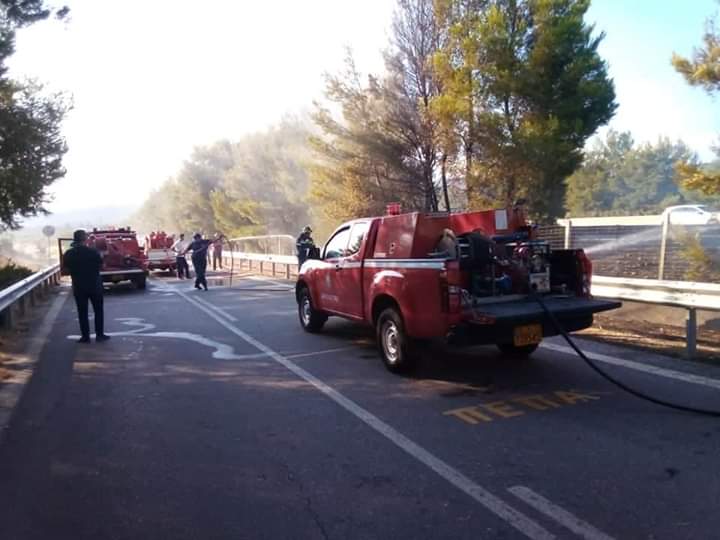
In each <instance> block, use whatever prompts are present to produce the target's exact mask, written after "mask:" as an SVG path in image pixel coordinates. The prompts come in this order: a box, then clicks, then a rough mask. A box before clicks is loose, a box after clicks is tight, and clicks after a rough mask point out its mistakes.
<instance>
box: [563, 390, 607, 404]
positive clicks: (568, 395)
mask: <svg viewBox="0 0 720 540" xmlns="http://www.w3.org/2000/svg"><path fill="white" fill-rule="evenodd" d="M554 394H555V396H556V397H557V398H559V399H560V400H561V401H564V402H565V403H567V404H569V405H575V403H577V402H578V401H594V400H596V399H600V398H599V397H597V396H591V395H589V394H580V393H579V392H554Z"/></svg>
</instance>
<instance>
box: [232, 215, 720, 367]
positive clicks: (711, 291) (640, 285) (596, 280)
mask: <svg viewBox="0 0 720 540" xmlns="http://www.w3.org/2000/svg"><path fill="white" fill-rule="evenodd" d="M651 217H653V218H654V216H651ZM230 256H231V257H232V258H233V259H235V261H240V268H243V266H244V264H245V263H247V266H248V270H256V269H258V268H257V266H258V265H257V264H256V265H255V267H254V263H259V271H260V273H261V274H266V273H269V274H270V275H272V276H273V277H284V278H286V279H290V278H291V277H292V276H293V275H297V271H298V267H297V257H294V256H292V255H272V254H266V253H244V252H238V251H235V252H231V253H230ZM592 293H593V295H595V296H598V297H602V298H610V299H614V300H627V301H632V302H641V303H646V304H656V305H661V306H670V307H679V308H683V309H687V310H688V317H687V321H686V332H687V351H686V354H687V356H688V357H689V358H692V357H694V356H695V354H696V352H697V310H698V309H699V310H707V311H720V284H714V283H696V282H689V281H665V280H657V279H634V278H615V277H607V276H593V281H592Z"/></svg>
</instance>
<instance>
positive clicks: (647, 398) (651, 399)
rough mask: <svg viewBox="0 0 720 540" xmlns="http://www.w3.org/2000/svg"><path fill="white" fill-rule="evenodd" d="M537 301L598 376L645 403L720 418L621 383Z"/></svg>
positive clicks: (718, 414)
mask: <svg viewBox="0 0 720 540" xmlns="http://www.w3.org/2000/svg"><path fill="white" fill-rule="evenodd" d="M531 296H532V297H533V298H534V299H535V301H537V303H538V304H540V307H542V309H543V311H544V312H545V315H546V316H547V317H548V319H549V320H550V323H551V324H552V325H553V327H554V328H555V331H556V332H558V333H559V334H560V335H562V337H563V338H565V341H567V343H568V345H570V347H571V348H572V349H573V350H574V351H575V352H576V353H577V355H578V356H579V357H580V358H582V359H583V360H584V361H585V363H586V364H587V365H588V366H590V367H591V368H592V369H593V371H595V372H596V373H597V374H599V375H600V376H602V377H603V378H605V379H606V380H608V381H609V382H611V383H612V384H614V385H615V386H617V387H618V388H620V389H622V390H625V392H627V393H628V394H632V395H633V396H635V397H637V398H640V399H644V400H645V401H649V402H650V403H654V404H656V405H660V406H662V407H669V408H670V409H675V410H678V411H684V412H690V413H695V414H702V415H705V416H714V417H720V411H718V410H713V409H704V408H701V407H691V406H689V405H682V404H679V403H672V402H670V401H665V400H664V399H660V398H657V397H655V396H651V395H649V394H646V393H645V392H642V391H640V390H636V389H635V388H631V387H630V386H628V385H627V384H625V383H623V382H622V381H619V380H618V379H616V378H615V377H613V376H612V375H610V374H609V373H607V372H606V371H605V370H604V369H602V368H601V367H600V366H598V365H597V363H595V362H594V361H593V360H591V359H590V358H588V356H587V355H586V354H585V353H584V352H583V351H582V349H580V347H578V346H577V345H576V344H575V342H574V341H573V339H572V338H571V337H570V336H569V335H568V333H567V331H565V329H564V328H563V327H562V325H561V324H560V322H559V321H558V320H557V318H556V317H555V315H554V314H553V312H552V311H550V310H549V309H548V307H547V305H546V304H545V301H544V300H543V299H542V297H541V296H540V295H539V294H537V293H533V294H532V295H531Z"/></svg>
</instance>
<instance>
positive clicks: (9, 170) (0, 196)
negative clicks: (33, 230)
mask: <svg viewBox="0 0 720 540" xmlns="http://www.w3.org/2000/svg"><path fill="white" fill-rule="evenodd" d="M66 13H67V10H66V9H65V8H63V9H62V10H60V11H58V12H57V15H58V16H64V14H66ZM51 14H52V10H51V9H50V8H48V7H47V6H46V5H45V2H44V1H42V0H2V1H1V2H0V230H1V229H6V228H10V229H15V228H17V227H18V226H19V223H18V218H20V217H28V216H34V215H37V214H38V213H42V212H44V211H45V210H44V208H43V205H44V203H45V202H46V200H47V196H46V194H45V189H46V188H47V187H48V186H49V185H50V184H52V183H53V182H54V181H55V180H57V179H58V178H61V177H62V176H64V175H65V169H64V168H63V166H62V157H63V155H64V154H65V152H66V146H65V141H64V139H63V137H62V135H61V132H60V124H61V122H62V120H63V118H64V116H65V114H66V112H67V111H68V109H69V104H68V103H67V101H66V100H65V99H64V98H63V97H62V96H60V95H57V94H54V95H47V94H46V93H44V92H43V89H42V87H41V86H40V85H38V84H36V83H33V82H26V83H20V82H17V81H12V80H10V79H9V78H8V77H7V60H8V58H9V57H10V56H11V55H12V54H13V52H14V46H15V31H16V29H17V28H19V27H22V26H26V25H28V24H31V23H33V22H35V21H38V20H42V19H45V18H47V17H49V16H50V15H51Z"/></svg>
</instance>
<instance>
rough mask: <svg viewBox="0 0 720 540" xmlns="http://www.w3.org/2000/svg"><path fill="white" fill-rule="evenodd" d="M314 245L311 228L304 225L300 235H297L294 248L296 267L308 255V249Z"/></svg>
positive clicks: (299, 265)
mask: <svg viewBox="0 0 720 540" xmlns="http://www.w3.org/2000/svg"><path fill="white" fill-rule="evenodd" d="M314 247H315V241H314V240H313V238H312V229H311V228H310V225H308V226H307V227H305V228H304V229H303V230H302V232H301V233H300V236H298V237H297V241H296V242H295V248H296V249H297V258H298V269H299V268H300V267H301V266H302V265H303V263H304V262H305V261H306V260H307V259H308V258H309V257H310V250H311V249H312V248H314Z"/></svg>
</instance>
